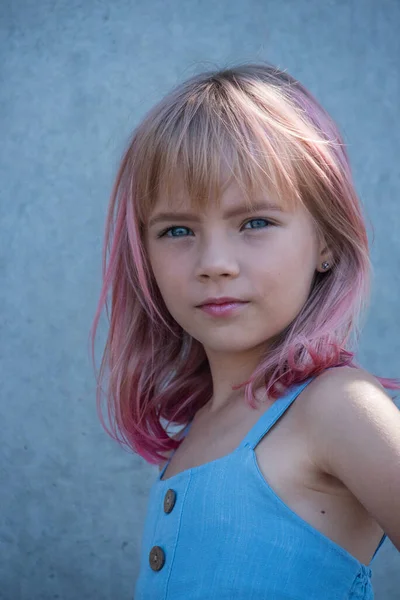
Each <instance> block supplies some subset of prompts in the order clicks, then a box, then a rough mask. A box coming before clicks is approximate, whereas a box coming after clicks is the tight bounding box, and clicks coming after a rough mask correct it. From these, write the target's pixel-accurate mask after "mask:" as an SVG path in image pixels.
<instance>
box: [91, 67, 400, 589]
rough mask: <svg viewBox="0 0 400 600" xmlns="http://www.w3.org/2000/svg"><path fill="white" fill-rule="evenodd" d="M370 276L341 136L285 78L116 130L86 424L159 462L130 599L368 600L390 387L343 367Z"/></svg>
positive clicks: (176, 105)
mask: <svg viewBox="0 0 400 600" xmlns="http://www.w3.org/2000/svg"><path fill="white" fill-rule="evenodd" d="M107 249H108V250H109V260H108V264H107V260H106V256H107ZM369 271H370V262H369V254H368V241H367V235H366V230H365V226H364V220H363V216H362V211H361V208H360V204H359V201H358V198H357V195H356V192H355V190H354V186H353V183H352V178H351V173H350V168H349V164H348V159H347V154H346V151H345V148H344V145H343V141H342V139H341V137H340V134H339V132H338V130H337V128H336V126H335V124H334V123H333V122H332V120H331V119H330V118H329V116H328V115H327V114H326V112H325V111H324V110H323V109H322V108H321V106H320V105H319V104H318V103H317V102H316V100H315V99H314V98H313V97H312V96H311V95H310V93H309V92H308V91H307V90H306V89H305V88H304V87H303V86H302V85H301V84H300V83H299V82H298V81H296V80H295V79H294V78H293V77H291V76H290V75H288V74H287V73H286V72H282V71H280V70H278V69H277V68H274V67H272V66H270V65H265V64H259V65H242V66H238V67H236V68H230V69H226V70H222V71H218V72H212V73H203V74H201V75H197V76H195V77H192V78H191V79H190V80H189V81H187V82H185V83H183V84H182V85H180V86H178V87H177V88H176V89H175V90H173V91H172V92H171V93H170V94H169V95H167V97H166V98H164V99H163V100H162V101H161V102H160V103H159V104H158V105H157V106H156V107H155V108H153V110H151V111H150V113H149V114H148V115H147V116H146V118H145V119H144V120H143V122H142V123H141V124H140V125H139V126H138V127H137V129H136V131H135V133H134V136H133V139H132V142H131V144H130V146H129V149H128V150H127V152H126V154H125V156H124V159H123V161H122V165H121V168H120V170H119V173H118V176H117V180H116V184H115V187H114V191H113V194H112V198H111V204H110V209H109V216H108V221H107V228H106V245H105V248H104V287H103V290H102V294H101V298H100V303H99V307H98V310H97V313H96V316H95V321H94V324H93V330H92V341H93V347H94V337H95V331H96V328H97V325H98V320H99V314H100V311H101V308H102V307H103V306H104V304H106V296H107V292H108V291H109V290H111V291H112V308H111V320H110V329H109V335H108V340H107V344H106V348H105V352H104V355H103V360H102V364H101V371H100V375H102V376H104V373H105V368H106V367H108V368H109V382H108V393H107V397H108V414H109V417H110V421H111V423H112V429H111V430H110V429H109V428H108V427H107V425H106V424H105V422H104V420H103V419H102V423H103V425H104V426H105V427H106V430H107V431H108V432H109V433H110V434H111V435H112V436H113V437H114V438H115V439H118V440H120V441H121V442H122V443H124V444H126V445H127V446H128V447H130V448H132V449H133V450H134V451H135V452H137V453H139V454H140V455H141V456H143V457H144V458H145V459H146V460H147V461H148V462H150V463H153V464H154V463H155V464H160V463H162V462H163V461H167V462H164V464H162V465H161V467H162V469H161V472H160V474H159V476H158V478H157V480H156V481H155V483H154V485H153V487H152V489H151V493H150V501H149V507H148V514H147V519H146V522H145V526H144V534H143V541H142V554H141V565H140V574H139V578H138V580H137V582H136V588H135V595H134V598H135V600H167V599H168V600H169V599H173V600H178V599H185V600H187V599H188V598H190V599H199V600H206V599H207V600H210V599H218V600H221V599H226V600H228V599H229V600H231V599H233V598H235V599H240V600H244V599H245V600H261V599H265V598H268V599H271V600H272V599H274V600H289V599H291V600H292V599H293V600H294V599H296V600H316V599H318V600H321V599H322V598H323V599H324V600H333V599H335V600H337V599H339V598H340V599H344V598H353V599H355V598H357V599H358V600H360V599H368V600H369V599H371V598H372V597H373V592H372V587H371V580H370V578H371V568H370V563H371V561H372V559H373V557H374V556H375V554H376V551H377V549H378V548H379V547H380V546H381V544H382V542H383V540H384V539H385V537H386V535H387V536H388V537H389V538H390V539H391V540H392V542H393V543H394V545H395V546H396V547H397V548H398V549H400V511H399V498H400V470H399V464H400V414H399V410H398V409H397V407H396V405H395V404H394V402H393V400H392V399H391V397H390V396H389V395H388V394H387V393H386V391H385V389H384V388H388V389H399V387H400V382H399V381H398V380H389V379H383V378H380V377H374V376H372V375H371V374H370V373H368V372H367V371H365V370H364V369H362V368H361V367H359V366H357V364H356V362H355V360H354V355H355V354H354V352H353V351H352V350H351V347H352V345H355V342H356V341H357V340H358V337H359V331H360V326H359V325H360V317H361V315H362V314H364V313H363V311H364V308H365V307H366V301H367V294H368V285H369V284H368V281H369ZM93 356H94V354H93ZM99 390H100V386H99ZM99 399H100V391H99V394H98V400H99ZM100 418H101V415H100ZM171 425H173V426H175V427H176V426H183V427H181V428H180V429H179V433H178V434H177V435H174V433H173V432H172V431H171V429H170V428H171ZM175 433H176V431H175Z"/></svg>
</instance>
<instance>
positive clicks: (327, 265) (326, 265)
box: [322, 261, 329, 271]
mask: <svg viewBox="0 0 400 600" xmlns="http://www.w3.org/2000/svg"><path fill="white" fill-rule="evenodd" d="M328 267H329V263H328V262H326V261H325V262H323V263H322V268H323V269H324V271H326V269H327V268H328Z"/></svg>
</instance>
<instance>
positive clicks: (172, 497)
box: [164, 490, 176, 513]
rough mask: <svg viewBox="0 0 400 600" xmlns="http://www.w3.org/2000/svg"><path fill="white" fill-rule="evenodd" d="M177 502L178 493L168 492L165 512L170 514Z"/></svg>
mask: <svg viewBox="0 0 400 600" xmlns="http://www.w3.org/2000/svg"><path fill="white" fill-rule="evenodd" d="M175 502H176V493H175V492H174V490H168V492H167V493H166V494H165V497H164V512H166V513H170V512H171V510H172V509H173V508H174V506H175Z"/></svg>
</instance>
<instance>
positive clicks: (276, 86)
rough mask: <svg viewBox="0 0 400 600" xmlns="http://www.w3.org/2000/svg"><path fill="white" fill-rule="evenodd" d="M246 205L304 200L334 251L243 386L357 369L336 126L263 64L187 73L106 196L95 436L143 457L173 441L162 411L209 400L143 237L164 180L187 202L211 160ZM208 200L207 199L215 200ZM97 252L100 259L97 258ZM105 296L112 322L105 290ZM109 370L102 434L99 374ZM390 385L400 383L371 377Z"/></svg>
mask: <svg viewBox="0 0 400 600" xmlns="http://www.w3.org/2000/svg"><path fill="white" fill-rule="evenodd" d="M223 163H224V164H228V165H229V168H230V169H231V171H232V177H234V178H235V179H236V181H237V182H238V184H239V185H240V186H241V187H242V189H243V193H244V195H245V197H246V198H247V200H248V201H249V202H250V204H251V197H252V192H253V191H254V190H257V189H260V188H264V189H265V188H266V187H267V188H269V190H270V191H271V193H275V194H276V193H278V194H279V195H281V196H282V197H285V198H288V199H289V201H292V202H302V203H303V204H304V205H305V206H306V207H307V209H308V211H309V212H310V214H311V215H312V217H313V220H314V223H315V226H316V228H317V231H318V232H321V233H323V235H324V236H325V240H326V242H327V245H328V246H329V247H330V250H331V251H332V254H333V257H334V260H333V264H332V265H331V268H330V270H329V271H328V272H326V273H316V274H315V278H314V281H313V284H312V287H311V290H310V294H309V297H308V299H307V301H306V303H305V305H304V306H303V308H302V310H301V311H300V313H299V314H298V315H297V316H296V318H295V319H294V320H293V322H292V323H291V324H290V326H289V327H288V328H287V329H286V330H285V331H283V332H281V334H280V335H279V336H278V338H279V339H276V340H274V342H273V344H272V348H271V347H270V348H269V349H268V352H266V354H265V356H264V358H263V359H262V360H261V361H260V364H259V365H258V367H257V369H256V370H255V372H254V373H253V374H252V376H251V378H250V379H249V380H248V381H246V382H243V383H242V384H240V385H239V386H233V387H232V389H239V388H240V387H243V386H245V400H246V401H247V402H248V403H249V405H250V406H253V407H254V406H255V397H254V391H255V389H256V388H257V387H259V386H260V385H264V386H265V389H266V391H267V393H268V396H269V397H270V398H277V397H279V396H280V395H282V393H284V392H285V390H286V389H287V388H288V387H290V386H291V385H293V384H295V383H299V382H302V381H304V380H305V379H307V378H308V377H310V376H313V375H317V374H318V373H320V372H322V371H323V370H324V369H326V368H329V367H334V366H341V365H349V366H353V367H355V366H356V363H355V360H354V351H352V350H351V348H352V347H353V346H355V345H356V343H357V342H358V339H359V332H360V321H361V317H362V316H363V315H364V312H365V309H366V307H367V302H368V298H369V288H370V271H371V266H370V259H369V249H368V239H367V233H366V229H365V224H364V219H363V216H362V211H361V207H360V203H359V200H358V197H357V194H356V191H355V189H354V185H353V182H352V176H351V172H350V167H349V161H348V157H347V154H346V150H345V147H344V143H343V141H342V138H341V136H340V133H339V131H338V129H337V127H336V125H335V123H334V122H333V121H332V119H331V118H330V117H329V115H328V114H327V113H326V111H325V110H324V109H323V108H322V107H321V106H320V105H319V104H318V102H317V101H316V100H315V99H314V98H313V97H312V96H311V94H310V93H309V92H308V91H307V90H306V89H305V88H304V87H303V86H302V85H301V84H300V83H299V82H298V81H297V80H295V79H294V78H293V77H291V76H290V75H289V74H287V73H286V72H283V71H280V70H278V69H277V68H275V67H272V66H270V65H264V64H259V65H242V66H238V67H236V68H230V69H226V70H221V71H217V72H211V73H202V74H200V75H197V76H195V77H192V78H191V79H189V80H188V81H186V82H184V83H183V84H181V85H180V86H178V87H176V88H175V89H174V90H173V91H172V92H171V93H170V94H168V95H167V96H166V97H165V98H164V99H163V100H162V101H161V102H160V103H159V104H158V105H156V106H155V107H154V108H153V109H152V110H151V111H150V112H149V113H148V115H147V116H146V117H145V119H144V120H143V121H142V123H140V124H139V126H138V127H137V128H136V130H135V132H134V135H133V138H132V140H131V143H130V145H129V147H128V149H127V151H126V153H125V155H124V157H123V160H122V164H121V166H120V168H119V171H118V174H117V178H116V182H115V185H114V188H113V191H112V195H111V200H110V206H109V211H108V217H107V222H106V231H105V243H104V248H103V287H102V291H101V295H100V300H99V304H98V308H97V311H96V315H95V318H94V322H93V326H92V330H91V340H92V357H93V361H94V343H95V336H96V331H97V328H98V323H99V319H100V314H101V311H102V309H103V307H104V306H105V307H106V309H107V316H108V318H109V330H108V338H107V341H106V346H105V349H104V353H103V357H102V361H101V367H100V373H99V374H97V376H98V379H97V381H98V388H97V406H98V410H99V415H100V419H101V422H102V424H103V426H104V427H105V429H106V431H107V432H108V433H109V434H110V435H111V436H112V437H113V438H114V439H116V440H118V441H119V442H121V443H122V444H125V445H126V446H127V447H129V448H131V449H133V451H134V452H136V453H139V454H140V455H141V456H143V457H144V458H145V459H146V460H147V461H149V462H150V463H159V462H160V461H162V460H163V459H164V458H165V453H167V452H169V451H170V450H172V449H176V448H177V447H178V446H179V444H180V442H179V441H177V440H176V439H174V438H172V437H171V436H170V435H169V434H168V432H167V429H166V428H165V427H164V426H163V425H162V423H161V419H164V420H166V421H167V422H168V424H170V423H174V424H178V425H185V424H187V423H188V421H189V420H190V419H191V418H192V417H193V416H194V414H195V413H196V411H197V410H199V409H200V408H201V407H202V406H203V405H204V404H205V403H206V402H207V401H208V400H209V399H210V398H211V395H212V380H211V374H210V370H209V366H208V361H207V357H206V355H205V352H204V349H203V347H202V345H201V344H200V343H199V342H198V341H197V340H195V339H193V338H191V337H190V336H189V335H188V334H187V333H186V332H185V331H183V329H182V328H181V327H180V325H178V323H177V322H176V321H175V320H174V319H173V318H172V317H171V315H170V314H169V312H168V310H167V308H166V306H165V304H164V302H163V299H162V297H161V294H160V292H159V289H158V287H157V284H156V281H155V279H154V276H153V274H152V271H151V268H150V264H149V261H148V258H147V254H146V248H145V244H144V236H143V232H144V228H145V227H146V220H147V218H148V215H149V214H150V212H151V210H152V208H153V207H154V205H155V202H156V200H157V197H158V195H159V193H160V190H161V189H162V191H163V193H165V194H167V195H168V194H172V193H173V189H174V185H176V184H177V181H179V182H180V183H181V184H183V185H184V186H185V189H186V190H187V191H188V194H189V197H190V198H191V199H192V201H193V203H194V204H196V205H199V206H201V205H204V203H207V202H210V201H211V200H210V199H211V198H219V197H220V192H221V167H222V164H223ZM216 201H218V200H216ZM107 258H108V262H107ZM109 291H111V318H110V315H109V314H108V303H107V294H108V292H109ZM106 367H108V369H109V379H108V390H107V392H106V396H107V406H108V419H109V422H110V424H111V429H109V428H108V427H107V425H106V423H105V422H104V419H103V416H102V411H101V391H102V390H101V382H102V381H103V380H104V379H105V370H106ZM377 379H378V380H379V381H380V382H381V384H382V385H383V386H384V387H386V388H388V389H400V381H399V380H394V379H386V378H382V377H377Z"/></svg>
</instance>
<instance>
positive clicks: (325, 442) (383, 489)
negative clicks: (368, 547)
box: [304, 367, 400, 551]
mask: <svg viewBox="0 0 400 600" xmlns="http://www.w3.org/2000/svg"><path fill="white" fill-rule="evenodd" d="M314 383H315V385H314V386H313V384H314ZM309 388H310V393H309V394H308V396H307V399H306V401H305V404H304V406H305V419H306V420H305V423H304V426H306V427H308V430H309V434H310V436H311V438H310V439H311V440H312V444H313V448H314V452H315V454H314V456H316V457H317V461H318V465H319V466H320V467H321V468H322V469H323V470H324V471H325V472H327V473H330V474H331V475H333V476H335V477H337V478H338V479H339V480H341V481H342V482H343V483H344V485H345V486H346V487H347V488H348V489H349V490H350V491H351V492H352V493H353V494H354V496H355V497H356V498H357V499H358V500H359V501H360V502H361V504H362V505H363V506H364V507H365V508H366V510H367V511H368V512H369V513H370V514H371V516H372V517H373V518H374V519H375V520H376V521H377V523H378V524H379V525H380V526H381V528H382V529H383V530H384V532H385V533H386V535H387V536H388V537H389V538H390V540H391V541H392V542H393V544H394V545H395V547H396V548H397V549H398V550H399V551H400V410H399V409H398V408H397V407H396V405H395V403H394V401H393V400H392V399H391V398H390V396H388V394H387V393H386V391H385V390H384V388H383V387H382V386H381V384H380V383H379V382H378V381H377V380H376V379H375V378H374V377H373V376H372V375H370V374H369V373H367V372H366V371H364V370H362V369H354V368H351V367H340V368H336V369H332V370H329V371H326V372H325V373H323V374H322V375H321V376H320V377H318V378H316V379H315V381H314V382H311V384H310V386H309ZM307 422H308V425H307Z"/></svg>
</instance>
